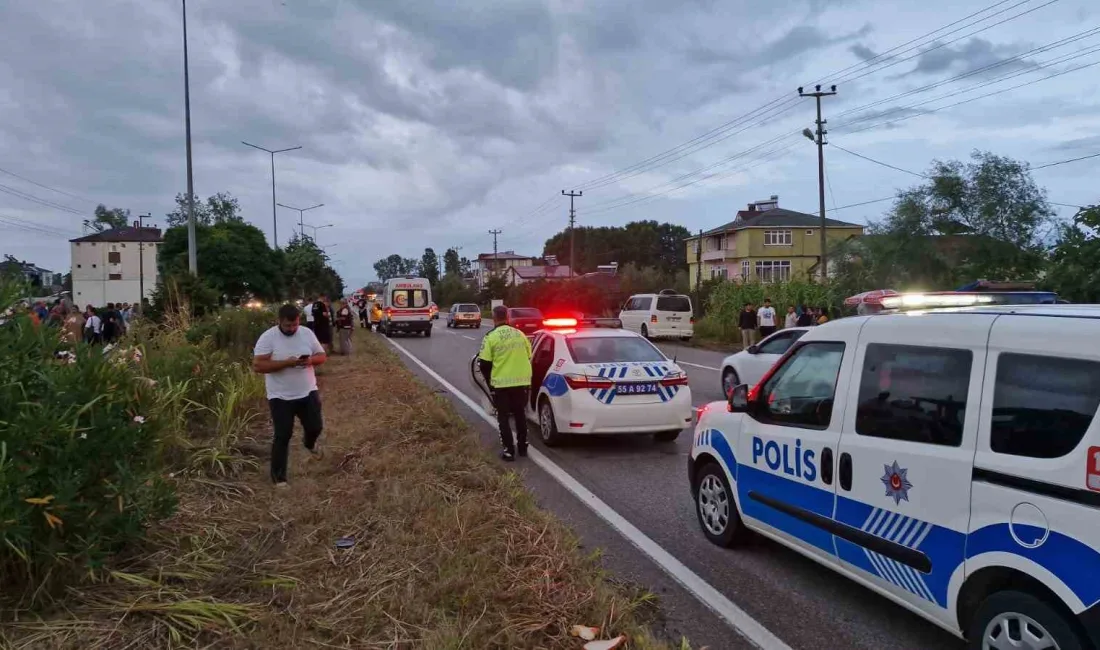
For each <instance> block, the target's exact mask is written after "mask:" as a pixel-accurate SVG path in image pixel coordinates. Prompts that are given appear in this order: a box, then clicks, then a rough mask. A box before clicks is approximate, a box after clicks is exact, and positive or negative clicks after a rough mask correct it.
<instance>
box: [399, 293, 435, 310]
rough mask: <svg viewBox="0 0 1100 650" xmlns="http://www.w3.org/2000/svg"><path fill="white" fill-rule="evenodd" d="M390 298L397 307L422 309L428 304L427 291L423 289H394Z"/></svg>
mask: <svg viewBox="0 0 1100 650" xmlns="http://www.w3.org/2000/svg"><path fill="white" fill-rule="evenodd" d="M391 300H392V303H393V306H394V307H396V308H398V309H410V308H412V309H423V308H424V307H427V306H428V292H427V290H425V289H394V290H393V294H392V295H391Z"/></svg>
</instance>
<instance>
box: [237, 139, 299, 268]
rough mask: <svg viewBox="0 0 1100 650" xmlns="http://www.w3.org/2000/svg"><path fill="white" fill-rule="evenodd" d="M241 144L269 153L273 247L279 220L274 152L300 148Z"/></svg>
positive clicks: (277, 238)
mask: <svg viewBox="0 0 1100 650" xmlns="http://www.w3.org/2000/svg"><path fill="white" fill-rule="evenodd" d="M241 144H243V145H247V146H249V147H252V148H253V149H259V150H260V151H266V152H267V153H269V154H271V240H272V241H273V242H274V244H275V248H278V247H279V220H278V218H277V216H276V214H275V154H277V153H283V152H286V151H294V150H295V149H301V147H287V148H286V149H265V148H263V147H260V146H258V145H254V144H252V143H250V142H245V141H244V140H241Z"/></svg>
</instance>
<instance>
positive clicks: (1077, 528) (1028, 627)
mask: <svg viewBox="0 0 1100 650" xmlns="http://www.w3.org/2000/svg"><path fill="white" fill-rule="evenodd" d="M955 300H956V301H958V298H955ZM924 306H931V301H930V300H929V301H925V303H924ZM1097 340H1100V306H1096V305H1089V306H1081V305H1026V306H1013V305H999V304H987V305H985V306H979V307H970V308H955V309H949V310H941V309H922V310H921V311H917V312H905V313H894V314H883V315H875V316H857V317H852V318H844V319H840V320H836V321H833V322H830V323H827V324H825V325H823V326H820V327H815V328H813V329H812V330H811V331H809V332H807V333H806V334H805V335H803V336H802V337H801V339H800V340H799V341H798V342H797V343H795V344H794V345H793V346H792V347H791V349H790V350H789V351H788V352H787V353H786V354H785V355H784V356H783V357H782V358H781V359H780V360H779V362H778V363H777V364H776V365H775V366H774V367H773V368H772V369H771V370H770V371H769V372H768V373H767V374H766V375H765V376H764V377H763V378H762V379H761V381H760V383H759V384H757V385H756V386H755V387H753V388H752V389H751V390H750V389H749V388H748V386H746V385H740V386H737V387H736V388H735V389H734V390H733V392H732V394H731V395H730V397H729V400H728V402H715V403H712V404H709V405H707V406H705V407H703V409H701V411H700V413H699V419H698V424H697V426H696V428H695V433H694V439H693V443H692V450H691V453H690V456H689V465H688V477H689V481H690V485H691V492H692V496H693V497H694V499H695V505H696V511H697V515H698V519H699V523H700V525H701V527H702V530H703V533H704V535H705V536H706V537H707V538H708V539H709V540H710V541H712V542H714V543H716V544H719V545H722V546H731V545H735V544H736V543H737V542H738V541H740V540H741V539H743V538H744V536H745V535H746V533H747V532H748V531H755V532H758V533H760V534H762V535H764V536H766V537H769V538H771V539H773V540H776V541H778V542H781V543H783V544H785V545H787V546H789V547H791V548H793V549H795V550H796V551H798V552H800V553H802V554H804V555H806V556H808V557H810V558H812V559H814V560H816V561H818V562H820V563H822V564H824V565H826V566H828V567H830V568H832V569H834V570H835V571H837V572H839V573H841V574H842V575H844V576H846V577H848V578H850V579H852V580H854V581H856V582H857V583H859V584H862V585H864V586H866V587H868V588H870V589H872V590H874V591H876V592H878V593H879V594H882V595H883V596H885V597H887V598H889V599H891V600H893V601H894V602H896V603H898V604H900V605H902V606H903V607H905V608H907V609H909V610H911V611H913V612H915V613H917V614H919V615H920V616H923V617H925V618H926V619H928V620H930V621H932V622H934V623H936V624H937V625H940V626H941V627H943V628H946V629H947V630H950V631H952V632H954V633H955V634H957V635H959V636H961V637H964V638H965V639H967V640H968V642H969V645H970V647H973V648H1060V649H1061V650H1067V649H1078V648H1097V647H1100V422H1098V418H1097V409H1098V407H1100V345H1097V344H1096V341H1097Z"/></svg>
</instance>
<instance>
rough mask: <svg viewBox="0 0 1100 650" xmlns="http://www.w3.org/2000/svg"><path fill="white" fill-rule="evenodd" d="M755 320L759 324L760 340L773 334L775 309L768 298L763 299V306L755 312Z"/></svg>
mask: <svg viewBox="0 0 1100 650" xmlns="http://www.w3.org/2000/svg"><path fill="white" fill-rule="evenodd" d="M756 320H757V322H759V323H760V338H761V339H764V338H767V337H769V336H771V335H772V334H775V308H774V307H772V301H771V299H770V298H764V306H763V307H761V308H760V309H759V310H757V312H756Z"/></svg>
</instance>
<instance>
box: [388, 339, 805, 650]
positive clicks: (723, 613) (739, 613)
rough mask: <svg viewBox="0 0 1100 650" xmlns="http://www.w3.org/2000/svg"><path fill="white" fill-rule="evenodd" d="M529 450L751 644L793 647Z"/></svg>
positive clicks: (775, 649)
mask: <svg viewBox="0 0 1100 650" xmlns="http://www.w3.org/2000/svg"><path fill="white" fill-rule="evenodd" d="M386 340H388V341H389V342H390V344H392V345H393V347H395V348H396V349H397V350H398V351H399V352H401V353H402V354H404V355H405V356H407V357H408V358H409V359H411V360H412V362H413V363H415V364H416V365H418V366H420V368H421V369H422V370H423V371H424V372H426V373H428V375H429V376H430V377H431V378H432V379H435V380H436V381H437V382H439V383H440V384H441V385H442V386H443V387H444V388H446V389H447V390H448V391H450V392H451V394H453V395H454V396H455V397H457V398H458V399H459V400H460V401H461V402H462V403H463V404H465V405H466V406H467V407H469V408H470V410H472V411H473V412H474V413H477V414H478V415H479V416H481V418H482V419H483V420H485V422H487V423H488V424H489V425H490V426H492V427H494V428H496V426H497V420H496V418H495V417H492V416H491V415H489V414H488V413H487V412H486V411H485V410H484V409H482V408H481V406H479V405H478V404H477V403H476V402H475V401H474V400H472V399H470V398H469V397H468V396H467V395H466V394H465V393H463V392H462V391H460V390H458V389H457V388H455V387H454V386H453V385H451V383H450V382H448V381H447V380H446V379H444V378H443V377H441V376H440V375H439V373H437V372H436V371H434V370H432V369H431V368H429V367H428V365H427V364H426V363H424V362H423V361H421V360H420V359H418V358H417V357H415V356H413V354H412V353H411V352H409V351H408V350H406V349H405V347H404V346H402V345H401V344H400V343H397V342H396V341H394V340H393V339H386ZM527 453H528V454H529V457H530V459H531V460H532V461H533V462H534V463H535V464H536V465H538V466H539V467H540V468H542V469H543V471H545V472H546V473H547V474H549V475H550V476H552V477H554V479H555V480H556V481H557V482H558V483H561V484H562V486H563V487H565V489H567V490H569V491H570V492H572V493H573V496H575V497H577V498H578V499H580V501H581V503H583V504H585V505H586V506H588V507H589V508H591V509H592V511H593V512H595V513H596V514H597V515H598V516H599V517H600V518H601V519H603V520H604V521H606V522H607V523H608V524H609V525H610V526H611V527H612V528H614V529H615V530H617V531H619V533H620V534H621V535H622V536H623V537H625V538H626V539H627V540H628V541H630V543H631V544H633V545H634V546H635V547H636V548H637V549H638V550H639V551H641V552H642V553H645V554H646V555H647V556H649V558H650V559H651V560H653V561H654V562H655V563H656V564H657V566H659V567H661V569H663V570H664V571H665V573H667V574H668V575H669V576H671V577H672V579H673V580H675V581H676V582H678V583H680V586H682V587H683V588H684V589H686V590H687V591H688V592H689V593H691V594H692V595H693V596H695V597H696V598H697V599H698V600H699V602H701V603H703V605H705V606H706V607H708V608H709V609H710V610H711V611H713V612H714V613H715V614H717V615H718V616H719V617H720V618H721V619H722V620H724V621H726V623H729V624H730V625H731V626H733V628H734V630H735V631H736V632H737V633H738V634H740V635H741V636H743V637H744V638H745V639H746V640H747V641H748V642H749V643H752V644H753V645H755V646H756V647H758V648H762V649H763V650H791V648H790V646H788V645H787V644H786V643H784V642H783V641H781V640H780V639H779V637H777V636H775V634H773V633H772V632H771V631H770V630H768V628H766V627H764V626H763V625H762V624H761V623H760V622H759V621H757V620H756V619H754V618H753V617H752V616H749V614H748V613H747V612H745V610H743V609H741V608H740V607H738V606H737V605H735V604H734V603H733V601H731V600H730V599H728V598H726V597H725V596H724V595H723V594H722V592H720V591H718V590H717V589H715V588H714V587H712V586H711V585H710V584H708V583H707V582H706V581H705V580H703V579H702V578H701V577H699V575H698V574H697V573H695V572H694V571H692V570H691V569H689V568H688V567H687V566H685V565H684V563H682V562H680V560H678V559H676V558H675V557H674V556H673V555H672V554H671V553H669V552H668V551H666V550H665V549H664V548H662V547H661V546H660V545H659V544H657V542H655V541H653V540H652V539H650V538H649V536H648V535H646V534H645V533H643V532H642V531H640V530H638V528H637V527H635V526H634V524H632V523H630V522H629V521H627V520H626V518H625V517H623V516H622V515H620V514H619V513H618V512H616V511H615V510H614V509H612V508H611V506H609V505H607V504H606V503H604V502H603V500H601V499H600V498H599V497H597V496H596V495H595V494H593V493H592V491H590V490H589V489H588V488H586V487H584V486H583V485H581V483H580V482H579V481H577V479H575V478H573V477H572V476H571V475H570V474H569V473H568V472H566V471H565V470H564V469H562V468H561V467H560V466H559V465H558V464H557V463H555V462H554V461H552V460H550V458H548V457H547V456H546V455H544V454H543V453H541V452H540V451H539V450H538V449H536V448H534V447H531V448H530V449H528V452H527Z"/></svg>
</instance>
